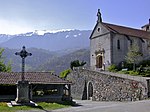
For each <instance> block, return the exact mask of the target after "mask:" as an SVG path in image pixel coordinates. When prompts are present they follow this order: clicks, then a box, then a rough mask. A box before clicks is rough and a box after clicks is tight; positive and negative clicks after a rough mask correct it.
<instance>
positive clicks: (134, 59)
mask: <svg viewBox="0 0 150 112" xmlns="http://www.w3.org/2000/svg"><path fill="white" fill-rule="evenodd" d="M142 55H143V54H142V53H141V52H140V50H139V47H138V45H137V44H135V43H134V44H132V45H131V47H130V48H129V51H128V53H127V56H126V57H125V59H126V61H127V63H130V64H133V70H135V69H136V64H137V63H139V62H140V61H141V58H142Z"/></svg>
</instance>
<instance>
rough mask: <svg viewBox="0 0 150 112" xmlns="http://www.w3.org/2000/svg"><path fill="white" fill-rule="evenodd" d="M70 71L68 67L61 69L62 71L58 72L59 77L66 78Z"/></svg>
mask: <svg viewBox="0 0 150 112" xmlns="http://www.w3.org/2000/svg"><path fill="white" fill-rule="evenodd" d="M70 72H71V70H70V69H67V70H64V71H62V72H61V73H60V77H61V78H66V77H67V75H68V74H69V73H70Z"/></svg>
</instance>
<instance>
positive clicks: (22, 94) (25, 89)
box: [15, 81, 30, 103]
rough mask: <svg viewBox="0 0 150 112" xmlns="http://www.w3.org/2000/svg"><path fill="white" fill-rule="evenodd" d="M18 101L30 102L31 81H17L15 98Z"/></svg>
mask: <svg viewBox="0 0 150 112" xmlns="http://www.w3.org/2000/svg"><path fill="white" fill-rule="evenodd" d="M15 101H16V102H17V103H29V102H30V99H29V82H28V81H18V83H17V97H16V100H15Z"/></svg>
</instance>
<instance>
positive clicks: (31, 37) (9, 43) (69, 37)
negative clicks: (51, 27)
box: [0, 30, 91, 51]
mask: <svg viewBox="0 0 150 112" xmlns="http://www.w3.org/2000/svg"><path fill="white" fill-rule="evenodd" d="M90 33H91V30H65V31H59V32H55V33H54V32H47V31H43V32H42V31H35V32H28V33H25V34H18V35H0V47H4V48H10V49H21V48H22V46H26V47H27V48H38V49H45V50H49V51H60V50H66V49H81V48H86V47H89V36H90Z"/></svg>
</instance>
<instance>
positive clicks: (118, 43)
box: [117, 40, 120, 49]
mask: <svg viewBox="0 0 150 112" xmlns="http://www.w3.org/2000/svg"><path fill="white" fill-rule="evenodd" d="M117 48H118V49H120V40H117Z"/></svg>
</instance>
